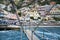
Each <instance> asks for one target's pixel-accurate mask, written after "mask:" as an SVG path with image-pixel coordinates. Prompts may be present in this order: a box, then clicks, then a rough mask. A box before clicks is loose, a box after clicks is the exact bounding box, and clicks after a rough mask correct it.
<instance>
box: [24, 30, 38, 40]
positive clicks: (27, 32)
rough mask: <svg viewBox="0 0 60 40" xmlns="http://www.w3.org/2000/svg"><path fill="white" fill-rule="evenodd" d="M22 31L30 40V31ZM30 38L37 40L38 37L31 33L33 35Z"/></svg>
mask: <svg viewBox="0 0 60 40" xmlns="http://www.w3.org/2000/svg"><path fill="white" fill-rule="evenodd" d="M24 32H25V33H26V35H27V37H28V39H29V40H32V39H31V37H32V31H30V30H25V31H24ZM32 38H33V40H39V38H38V37H37V36H35V35H34V34H33V37H32Z"/></svg>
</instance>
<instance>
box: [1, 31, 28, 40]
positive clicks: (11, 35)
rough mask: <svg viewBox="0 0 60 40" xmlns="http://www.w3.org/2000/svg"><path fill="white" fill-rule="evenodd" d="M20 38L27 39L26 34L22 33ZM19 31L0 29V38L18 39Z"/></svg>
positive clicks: (6, 39)
mask: <svg viewBox="0 0 60 40" xmlns="http://www.w3.org/2000/svg"><path fill="white" fill-rule="evenodd" d="M22 35H23V36H22V40H28V38H27V36H26V35H25V34H24V33H22ZM20 39H21V31H13V30H9V31H0V40H20Z"/></svg>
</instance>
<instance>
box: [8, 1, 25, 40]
mask: <svg viewBox="0 0 60 40" xmlns="http://www.w3.org/2000/svg"><path fill="white" fill-rule="evenodd" d="M9 1H10V3H11V4H12V6H13V9H14V10H15V14H16V17H17V19H18V22H19V24H21V27H20V28H21V29H20V30H21V40H22V32H24V28H23V26H22V22H20V18H19V15H18V12H17V7H16V6H15V2H14V1H13V0H9Z"/></svg>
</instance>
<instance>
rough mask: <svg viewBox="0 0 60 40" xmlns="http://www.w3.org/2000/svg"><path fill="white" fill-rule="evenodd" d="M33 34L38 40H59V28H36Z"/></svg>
mask: <svg viewBox="0 0 60 40" xmlns="http://www.w3.org/2000/svg"><path fill="white" fill-rule="evenodd" d="M34 34H35V35H36V36H37V37H38V38H39V39H40V40H60V27H46V28H43V27H41V28H37V29H36V30H35V32H34Z"/></svg>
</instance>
